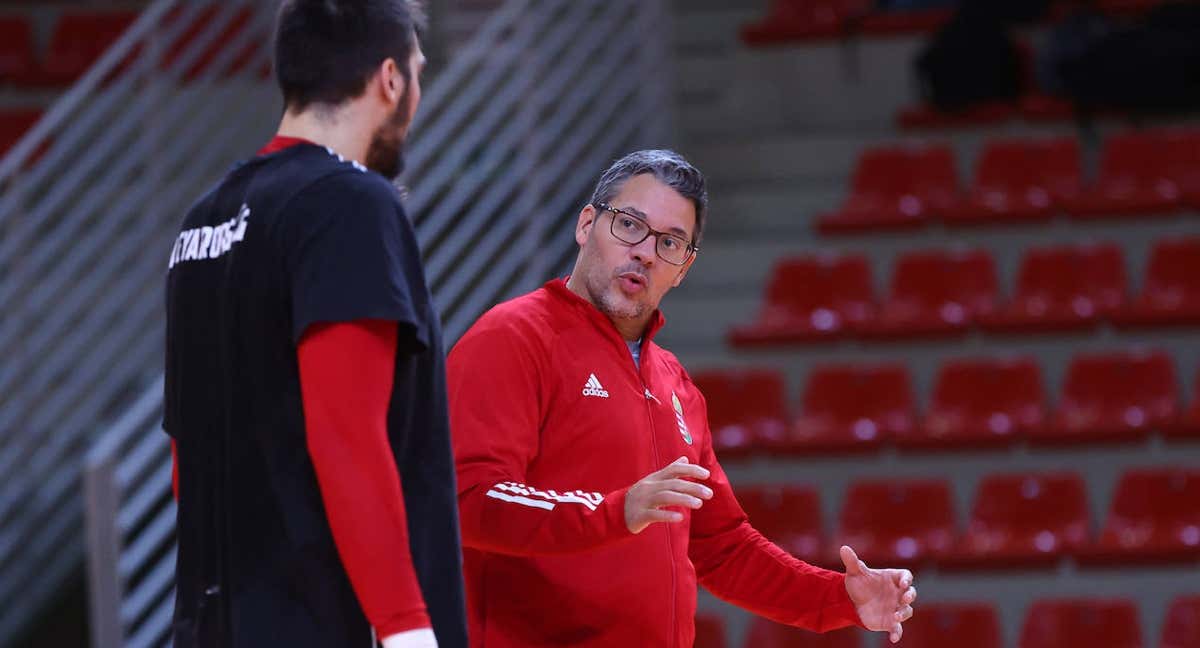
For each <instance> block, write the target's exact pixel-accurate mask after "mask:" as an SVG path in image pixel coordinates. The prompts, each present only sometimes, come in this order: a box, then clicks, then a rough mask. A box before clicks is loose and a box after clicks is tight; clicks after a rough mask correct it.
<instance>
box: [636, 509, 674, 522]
mask: <svg viewBox="0 0 1200 648" xmlns="http://www.w3.org/2000/svg"><path fill="white" fill-rule="evenodd" d="M638 517H640V518H641V520H642V522H645V523H647V524H653V523H655V522H682V521H683V513H680V512H679V511H668V510H665V509H646V510H645V511H643V512H642V513H641V515H639V516H638Z"/></svg>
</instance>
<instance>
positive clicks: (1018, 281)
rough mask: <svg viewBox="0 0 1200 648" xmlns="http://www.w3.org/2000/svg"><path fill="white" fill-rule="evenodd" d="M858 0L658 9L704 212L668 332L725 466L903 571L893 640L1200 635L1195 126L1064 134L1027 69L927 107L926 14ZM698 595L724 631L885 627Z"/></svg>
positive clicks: (1181, 638) (801, 527) (835, 638)
mask: <svg viewBox="0 0 1200 648" xmlns="http://www.w3.org/2000/svg"><path fill="white" fill-rule="evenodd" d="M881 4H882V3H881ZM1058 4H1059V6H1058V7H1057V8H1056V10H1055V11H1053V12H1052V15H1051V16H1050V17H1049V18H1047V23H1045V24H1049V22H1052V21H1054V20H1057V19H1058V18H1060V17H1061V16H1063V15H1066V13H1068V12H1069V11H1071V10H1072V9H1071V8H1070V7H1068V6H1066V5H1067V4H1069V3H1058ZM1099 4H1100V5H1101V6H1099V8H1100V9H1101V10H1102V11H1104V12H1108V13H1110V14H1112V15H1120V16H1122V17H1123V18H1128V17H1136V16H1139V15H1141V14H1143V13H1144V12H1146V11H1147V10H1150V9H1152V8H1153V6H1155V5H1156V4H1157V3H1153V2H1136V3H1131V2H1104V3H1099ZM874 6H875V3H864V2H854V1H852V0H847V1H839V0H821V1H819V2H801V1H795V2H788V1H787V0H760V1H758V2H753V3H748V6H745V7H739V8H737V9H734V8H730V7H724V6H722V7H717V6H714V5H713V4H712V3H703V4H701V5H699V6H694V7H686V8H685V7H684V6H683V3H677V4H676V7H677V10H678V15H677V19H678V20H679V21H680V25H681V28H680V33H681V37H680V39H681V41H682V42H680V43H678V44H677V46H676V49H677V52H678V53H679V56H680V58H681V59H682V60H681V66H682V69H683V70H684V71H685V72H689V73H690V74H685V76H684V79H683V82H682V84H681V85H682V86H683V87H685V88H686V87H689V85H690V84H692V83H694V84H696V86H695V87H696V88H704V90H703V92H701V91H699V90H696V91H692V92H685V93H681V97H682V99H681V101H683V108H682V110H681V121H682V123H683V125H684V128H685V129H686V132H687V134H688V142H689V146H691V147H692V149H691V150H693V151H694V155H695V157H696V158H697V159H698V162H699V163H700V165H701V168H703V169H705V170H706V172H707V173H709V175H710V178H711V179H712V182H713V185H714V188H713V197H712V201H713V209H712V212H713V217H712V219H711V221H710V223H711V225H710V230H709V232H708V233H707V234H706V237H705V252H704V254H703V255H702V256H701V258H700V259H699V260H698V261H697V264H696V267H695V268H693V270H692V271H691V273H690V276H689V279H688V281H687V282H685V284H684V285H683V286H682V287H681V288H680V289H679V290H678V291H677V292H676V293H674V294H672V295H671V296H670V297H668V300H667V304H666V311H665V312H666V314H667V316H668V320H669V324H668V326H667V328H666V329H664V331H663V333H662V335H661V336H660V339H661V340H663V343H664V344H665V345H666V346H668V348H672V349H673V350H674V351H675V352H676V353H677V354H678V355H679V356H680V358H681V359H682V360H683V361H684V362H685V363H686V364H688V366H689V367H690V368H692V369H693V371H694V372H695V373H696V374H697V376H698V378H697V382H698V383H699V384H700V385H701V388H702V389H703V390H704V392H705V394H706V397H707V399H708V406H709V411H710V417H711V419H712V420H713V421H714V426H715V427H714V443H715V444H716V449H717V452H718V455H719V456H720V457H723V458H724V459H723V464H724V465H725V468H726V471H727V473H729V475H730V478H731V479H732V480H733V482H734V485H735V490H737V492H738V493H739V497H742V498H744V499H745V500H746V505H747V510H748V512H749V514H750V516H751V520H752V522H754V520H755V519H756V517H757V518H758V519H761V520H762V522H761V524H760V523H757V522H756V524H759V526H761V528H763V530H764V531H767V532H768V533H769V535H771V536H773V537H776V538H779V539H780V541H781V542H783V543H786V542H788V541H786V540H785V539H786V538H793V540H791V541H790V542H792V546H796V547H802V551H803V555H804V556H813V555H819V556H821V557H822V559H821V560H820V561H819V562H820V564H825V565H830V566H837V561H836V550H837V546H838V544H840V543H841V542H843V541H846V540H850V541H852V543H853V544H854V545H855V546H856V549H858V550H859V552H860V555H864V557H865V558H866V559H867V561H868V563H869V564H877V563H878V564H903V565H906V566H911V567H914V568H915V569H917V582H918V587H919V588H920V589H921V592H922V593H921V601H920V602H919V604H918V612H917V616H915V617H914V619H913V621H911V622H909V623H908V624H906V634H905V638H904V639H903V640H902V641H901V643H900V644H899V645H901V646H936V647H943V646H947V647H948V646H966V645H971V646H975V645H979V646H997V647H999V646H1021V647H1023V648H1024V647H1027V646H1050V645H1055V646H1066V645H1071V646H1074V645H1079V646H1122V645H1130V646H1132V645H1138V646H1147V647H1151V646H1160V647H1162V648H1167V647H1172V648H1173V647H1176V646H1197V645H1200V621H1198V618H1200V617H1198V615H1200V612H1198V611H1197V607H1200V606H1197V604H1196V603H1195V596H1196V594H1197V589H1198V586H1197V583H1200V553H1197V550H1198V545H1197V543H1198V542H1200V539H1197V538H1195V536H1196V535H1197V534H1198V533H1200V497H1197V496H1195V495H1190V494H1189V493H1191V492H1192V490H1191V489H1193V488H1194V486H1193V485H1192V484H1193V482H1194V480H1195V479H1196V474H1197V473H1196V470H1197V469H1196V466H1198V465H1200V446H1197V445H1196V444H1195V441H1194V440H1195V439H1196V438H1198V437H1197V435H1198V434H1200V404H1197V402H1198V401H1200V385H1198V384H1197V382H1200V330H1198V327H1197V324H1200V319H1197V317H1196V311H1195V310H1194V309H1195V308H1196V304H1198V303H1200V299H1198V298H1197V295H1200V290H1197V285H1198V284H1197V283H1196V282H1197V281H1198V280H1197V279H1196V278H1197V277H1200V265H1198V264H1200V219H1197V218H1196V216H1197V214H1198V213H1200V202H1197V201H1196V199H1195V198H1194V196H1195V192H1196V190H1195V187H1196V183H1197V178H1198V177H1200V162H1198V161H1197V155H1200V147H1197V146H1196V143H1195V142H1196V141H1197V140H1196V137H1197V135H1196V134H1197V133H1200V123H1198V122H1196V120H1195V119H1193V118H1188V117H1184V118H1173V119H1150V120H1145V121H1143V122H1140V123H1133V122H1130V121H1128V120H1127V119H1126V117H1125V116H1124V115H1123V114H1122V113H1120V112H1118V111H1100V112H1095V111H1093V112H1092V113H1091V114H1090V115H1088V118H1089V120H1090V122H1089V123H1088V125H1087V127H1086V128H1079V127H1078V126H1077V123H1076V120H1077V118H1078V117H1079V116H1078V115H1077V114H1076V109H1075V107H1074V106H1073V105H1072V104H1071V103H1069V102H1067V101H1065V100H1063V99H1061V98H1059V97H1054V96H1050V95H1046V94H1043V93H1041V92H1040V91H1037V90H1036V88H1034V87H1032V85H1031V87H1030V88H1029V89H1028V90H1026V91H1025V93H1024V94H1023V95H1022V96H1020V97H1019V98H1018V99H1017V100H1016V101H1015V102H1008V103H1004V102H996V103H991V104H985V105H982V106H979V107H977V108H974V109H971V110H969V111H966V112H964V113H955V114H946V113H940V112H938V111H936V110H934V109H932V108H931V107H930V106H928V105H926V104H924V103H923V102H921V101H920V100H919V99H918V98H917V97H916V96H915V93H914V90H915V86H916V84H914V83H913V82H912V72H911V69H910V66H911V62H912V60H913V58H914V56H915V54H916V53H917V52H918V51H919V48H920V45H921V43H923V42H924V40H925V39H926V38H928V34H929V33H931V30H933V29H936V27H937V25H938V24H940V23H939V22H938V20H933V19H930V20H929V21H928V22H926V23H924V24H920V25H918V24H915V22H914V23H913V24H910V25H908V26H905V27H903V28H897V29H896V30H895V31H891V32H888V31H887V30H885V29H877V30H874V31H872V30H869V29H867V28H866V25H867V24H868V23H869V21H868V20H867V18H868V13H871V12H876V11H878V12H880V13H882V10H876V9H874V8H873V7H874ZM927 15H933V14H932V13H930V14H927ZM907 18H908V17H905V16H899V17H896V16H891V17H889V18H888V19H890V20H894V24H900V25H903V24H904V21H905V20H907ZM944 19H945V15H944V14H943V16H942V17H941V20H944ZM730 24H740V25H742V26H743V27H742V28H741V30H740V31H737V32H736V33H733V32H732V31H731V30H730V29H729V27H728V25H730ZM1045 24H1043V25H1035V26H1034V27H1033V28H1031V29H1030V30H1029V31H1028V33H1024V34H1023V36H1028V38H1029V41H1030V42H1032V43H1037V42H1041V41H1043V40H1044V38H1043V35H1044V34H1043V32H1042V31H1040V30H1043V29H1044V26H1045ZM713 70H717V71H719V74H720V75H721V77H722V78H724V79H726V80H727V83H723V84H715V85H714V84H712V83H710V82H709V81H708V80H707V79H702V77H704V74H705V73H706V72H711V71H713ZM916 130H919V131H920V132H919V133H916V132H914V131H916ZM685 150H687V149H685ZM745 376H755V377H756V378H755V379H756V381H757V382H756V383H755V385H756V387H754V388H748V387H743V388H744V389H745V390H746V391H744V392H738V391H737V390H736V389H734V388H731V387H725V386H721V385H730V384H742V385H748V384H749V381H748V379H746V378H745ZM885 377H887V378H885ZM755 392H758V393H759V394H760V395H761V394H762V393H764V392H765V393H769V394H770V397H769V398H767V399H765V400H753V398H754V396H753V395H754V394H755ZM747 403H753V404H752V405H751V406H750V407H749V408H746V407H744V404H747ZM789 490H790V491H793V492H797V493H806V495H805V496H804V497H806V498H809V499H807V500H806V502H809V503H808V504H806V506H807V508H804V513H803V515H801V514H800V513H796V514H795V516H796V517H795V520H796V523H795V525H794V527H792V528H788V525H787V524H784V520H785V518H784V517H783V516H781V514H780V513H779V511H780V510H781V509H782V506H783V505H782V502H783V500H784V498H783V497H782V496H781V495H778V493H782V492H785V491H789ZM743 493H744V494H743ZM764 493H775V494H776V495H772V496H770V498H769V499H768V500H766V501H767V502H768V503H769V505H764V503H763V502H764V499H763V497H764ZM864 493H865V494H864ZM914 493H916V494H914ZM814 497H815V498H816V503H817V507H818V512H816V513H814V512H813V510H812V504H811V500H812V498H814ZM1151 502H1153V504H1151ZM897 511H902V512H903V513H898V512H897ZM814 517H815V518H816V519H817V520H818V521H819V524H815V523H814ZM872 523H874V524H872ZM794 538H803V539H804V541H803V542H796V541H795V540H794ZM818 542H819V543H821V544H820V546H819V547H817V548H815V549H814V547H813V544H814V543H818ZM796 551H797V555H800V554H799V551H801V550H800V549H797V550H796ZM867 556H870V557H867ZM922 584H923V585H922ZM700 608H701V616H702V617H704V618H708V619H710V621H709V622H708V623H709V625H708V626H705V627H706V628H708V629H709V631H711V632H715V633H719V634H720V635H721V640H722V641H723V642H724V645H727V646H739V647H741V646H745V647H747V648H749V647H751V646H769V647H772V646H872V647H874V646H882V645H886V642H885V641H884V640H883V639H884V638H882V637H877V636H872V635H867V634H864V633H857V632H854V631H849V632H844V633H833V634H831V635H828V636H815V635H811V634H808V633H804V632H801V631H796V630H794V629H790V628H787V627H784V626H778V625H776V624H773V623H771V622H767V621H764V620H761V619H757V618H752V617H749V616H747V615H744V614H740V613H737V612H733V611H732V610H731V608H729V607H727V606H724V605H721V604H719V603H717V602H716V601H714V600H713V599H712V598H711V597H702V600H701V606H700ZM963 617H965V618H969V619H970V620H969V621H963V620H961V619H962V618H963ZM718 621H719V622H720V624H721V627H719V628H714V626H715V624H716V623H717V622H718ZM976 631H977V632H976ZM960 632H964V633H967V634H959V633H960ZM702 639H703V638H702V637H699V638H698V643H697V645H704V644H702V643H700V640H702Z"/></svg>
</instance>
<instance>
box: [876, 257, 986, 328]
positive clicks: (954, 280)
mask: <svg viewBox="0 0 1200 648" xmlns="http://www.w3.org/2000/svg"><path fill="white" fill-rule="evenodd" d="M998 295H999V281H998V279H997V277H996V263H995V260H994V259H993V258H992V256H991V255H990V254H989V253H988V252H986V251H984V250H948V251H947V250H925V251H917V252H909V253H907V254H904V255H901V256H900V257H899V258H897V260H896V267H895V270H894V271H893V273H892V282H891V299H894V300H899V301H910V300H911V301H916V302H919V303H923V304H926V305H928V306H932V307H942V306H943V305H949V306H947V307H950V308H955V307H957V308H962V309H965V310H966V311H967V314H977V313H980V312H987V311H989V310H991V309H992V308H994V306H995V303H996V299H997V297H998Z"/></svg>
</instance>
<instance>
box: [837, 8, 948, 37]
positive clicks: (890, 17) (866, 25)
mask: <svg viewBox="0 0 1200 648" xmlns="http://www.w3.org/2000/svg"><path fill="white" fill-rule="evenodd" d="M953 15H954V10H953V9H949V8H932V9H908V10H891V11H873V12H871V13H869V14H867V15H866V16H865V17H863V19H862V22H861V24H860V28H861V29H862V31H863V33H865V34H871V35H875V36H892V35H897V34H914V33H916V34H923V33H926V32H931V31H933V30H935V29H937V28H939V27H941V26H942V25H943V24H945V23H946V22H947V21H948V20H949V19H950V17H951V16H953Z"/></svg>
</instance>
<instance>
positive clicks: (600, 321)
mask: <svg viewBox="0 0 1200 648" xmlns="http://www.w3.org/2000/svg"><path fill="white" fill-rule="evenodd" d="M567 278H569V277H559V278H557V279H551V280H550V281H547V282H546V284H545V285H544V286H542V287H543V288H545V289H546V291H547V292H549V293H550V294H551V295H553V296H554V297H556V298H557V299H559V300H561V301H563V302H566V303H567V304H569V305H570V306H572V307H573V308H575V309H576V310H578V311H579V312H580V313H581V314H582V315H583V316H584V317H586V318H588V320H590V321H591V322H592V323H593V324H595V325H596V327H597V328H599V329H600V330H602V331H605V332H607V333H608V334H610V335H611V337H613V338H615V339H617V340H620V341H621V343H622V344H624V343H625V338H624V337H623V336H622V335H621V332H620V331H618V330H617V327H616V325H615V324H613V323H612V320H610V319H608V316H607V315H605V314H604V313H602V312H600V309H599V308H596V306H595V305H593V304H592V303H591V302H589V301H588V300H586V299H584V298H583V297H580V296H579V295H576V294H575V293H574V292H572V291H571V289H570V288H568V287H567ZM666 323H667V318H665V317H663V314H662V311H661V310H659V309H657V308H656V309H654V314H653V315H651V316H650V323H649V324H647V325H646V331H645V332H644V333H643V334H642V347H643V349H644V348H645V347H646V346H647V343H648V342H650V341H651V340H653V339H654V335H655V334H656V333H658V331H659V330H660V329H661V328H662V327H663V325H664V324H666Z"/></svg>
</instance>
